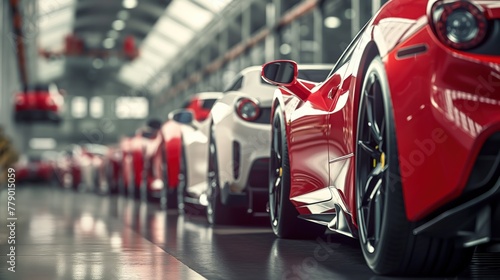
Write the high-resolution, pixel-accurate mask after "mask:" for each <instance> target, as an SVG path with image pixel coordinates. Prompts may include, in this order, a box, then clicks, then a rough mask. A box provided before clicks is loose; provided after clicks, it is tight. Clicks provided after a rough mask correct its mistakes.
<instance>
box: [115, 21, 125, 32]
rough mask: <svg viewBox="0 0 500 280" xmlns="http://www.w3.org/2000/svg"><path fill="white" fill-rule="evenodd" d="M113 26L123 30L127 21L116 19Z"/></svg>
mask: <svg viewBox="0 0 500 280" xmlns="http://www.w3.org/2000/svg"><path fill="white" fill-rule="evenodd" d="M113 28H114V29H115V30H123V28H125V22H124V21H123V20H119V19H117V20H115V21H113Z"/></svg>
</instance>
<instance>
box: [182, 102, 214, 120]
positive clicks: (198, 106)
mask: <svg viewBox="0 0 500 280" xmlns="http://www.w3.org/2000/svg"><path fill="white" fill-rule="evenodd" d="M204 102H205V100H204V99H201V98H199V97H196V96H195V97H193V98H192V99H191V101H190V102H189V103H188V104H187V105H186V106H184V109H191V110H193V113H194V118H195V119H196V120H197V121H199V122H201V121H204V120H206V119H207V118H208V116H209V114H210V109H211V106H206V105H205V106H204Z"/></svg>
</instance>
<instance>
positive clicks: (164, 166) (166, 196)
mask: <svg viewBox="0 0 500 280" xmlns="http://www.w3.org/2000/svg"><path fill="white" fill-rule="evenodd" d="M161 176H162V181H163V190H162V191H161V196H160V204H161V207H162V208H163V209H169V210H170V209H177V207H178V206H177V204H178V203H177V191H178V190H177V188H175V189H171V188H170V187H169V184H168V181H169V179H168V163H167V156H166V151H165V146H164V145H163V144H162V149H161ZM177 187H178V186H177Z"/></svg>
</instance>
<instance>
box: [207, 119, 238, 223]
mask: <svg viewBox="0 0 500 280" xmlns="http://www.w3.org/2000/svg"><path fill="white" fill-rule="evenodd" d="M213 132H214V127H213V125H212V127H211V130H210V138H209V141H210V142H209V144H208V149H209V150H208V178H207V179H208V180H207V181H208V192H207V199H208V205H207V220H208V223H209V224H211V225H223V224H232V223H234V222H235V221H236V219H237V215H236V213H237V212H239V211H235V209H231V208H230V207H227V206H226V205H224V204H222V201H221V197H220V185H219V167H218V161H217V147H216V145H215V140H214V136H213V135H214V133H213Z"/></svg>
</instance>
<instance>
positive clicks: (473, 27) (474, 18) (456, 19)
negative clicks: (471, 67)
mask: <svg viewBox="0 0 500 280" xmlns="http://www.w3.org/2000/svg"><path fill="white" fill-rule="evenodd" d="M431 16H432V19H433V25H434V29H435V31H436V35H437V37H438V38H439V39H440V40H441V41H442V42H443V43H444V44H446V45H448V46H450V47H452V48H455V49H458V50H467V49H472V48H474V47H477V46H478V45H480V44H481V43H482V42H483V41H484V39H485V37H486V34H487V30H488V21H487V20H486V16H485V15H484V12H483V9H482V8H481V7H480V6H476V5H474V4H473V3H471V2H469V1H464V0H459V1H451V2H450V1H440V2H437V3H436V4H435V5H434V6H433V8H432V12H431Z"/></svg>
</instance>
